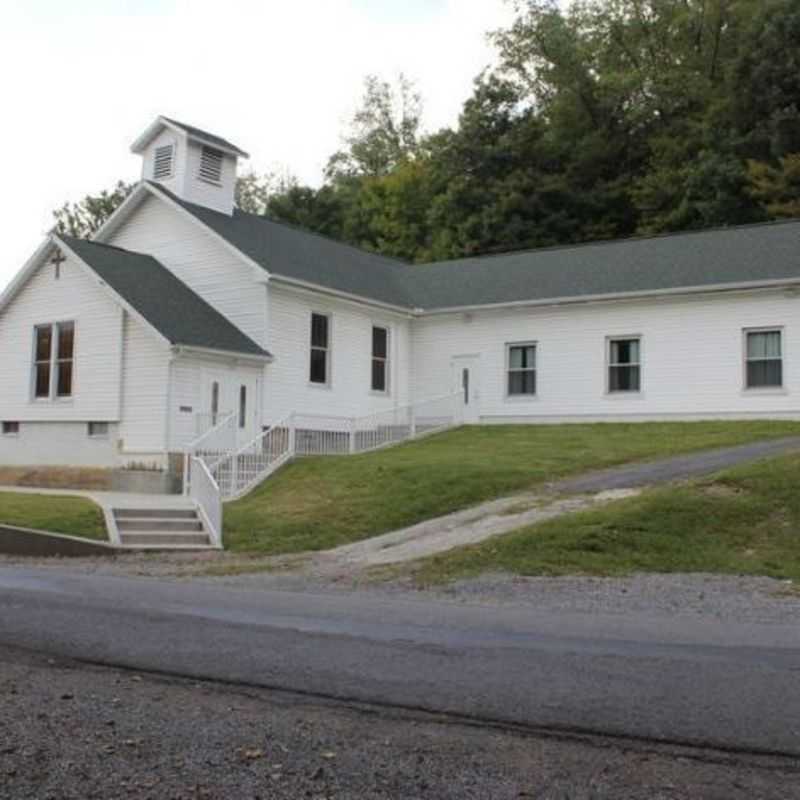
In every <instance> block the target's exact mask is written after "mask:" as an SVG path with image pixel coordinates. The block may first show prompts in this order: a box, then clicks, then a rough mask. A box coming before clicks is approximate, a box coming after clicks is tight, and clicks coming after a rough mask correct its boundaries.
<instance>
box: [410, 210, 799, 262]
mask: <svg viewBox="0 0 800 800" xmlns="http://www.w3.org/2000/svg"><path fill="white" fill-rule="evenodd" d="M792 224H794V225H796V224H800V218H791V219H774V220H766V221H765V222H748V223H745V224H744V225H715V226H714V227H712V228H697V229H694V230H686V231H665V232H662V233H650V234H642V235H638V236H627V237H618V238H615V239H594V240H592V241H589V242H574V243H572V244H555V245H547V246H546V247H525V248H522V249H520V250H504V251H503V252H502V253H479V254H478V255H474V256H459V257H458V258H448V259H443V260H442V261H425V262H423V263H421V264H416V263H409V264H408V266H410V267H436V266H439V265H442V264H458V263H459V262H462V261H478V260H488V259H491V258H504V257H507V256H515V255H528V254H531V253H552V252H557V251H565V250H580V249H583V248H589V247H604V246H608V245H619V244H628V243H632V242H649V241H653V240H655V239H677V238H678V237H681V236H697V235H700V234H704V233H722V232H732V231H741V230H749V229H751V228H768V227H771V226H779V225H792Z"/></svg>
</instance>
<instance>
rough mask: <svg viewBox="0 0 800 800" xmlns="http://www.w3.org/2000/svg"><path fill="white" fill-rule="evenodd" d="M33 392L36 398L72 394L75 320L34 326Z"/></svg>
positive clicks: (47, 398)
mask: <svg viewBox="0 0 800 800" xmlns="http://www.w3.org/2000/svg"><path fill="white" fill-rule="evenodd" d="M33 358H34V363H33V395H34V397H35V398H36V399H37V400H52V399H54V398H60V399H66V398H69V397H72V383H73V374H74V371H75V323H74V322H58V323H54V324H50V325H37V326H36V328H35V329H34V355H33Z"/></svg>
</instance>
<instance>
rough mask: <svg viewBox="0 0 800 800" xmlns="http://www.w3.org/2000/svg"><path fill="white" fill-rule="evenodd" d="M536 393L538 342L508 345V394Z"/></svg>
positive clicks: (523, 394) (512, 395)
mask: <svg viewBox="0 0 800 800" xmlns="http://www.w3.org/2000/svg"><path fill="white" fill-rule="evenodd" d="M534 394H536V344H534V343H532V342H531V343H525V344H510V345H508V395H509V397H519V396H525V395H534Z"/></svg>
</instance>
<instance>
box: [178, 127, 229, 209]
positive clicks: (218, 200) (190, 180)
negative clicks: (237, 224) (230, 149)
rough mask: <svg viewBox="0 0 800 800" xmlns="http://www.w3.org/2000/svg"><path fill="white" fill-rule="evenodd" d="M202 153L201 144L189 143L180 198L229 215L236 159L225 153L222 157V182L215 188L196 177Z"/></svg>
mask: <svg viewBox="0 0 800 800" xmlns="http://www.w3.org/2000/svg"><path fill="white" fill-rule="evenodd" d="M202 152H203V146H202V145H201V144H198V143H197V142H192V141H190V142H189V145H188V156H187V160H186V174H185V177H184V187H183V194H182V197H183V198H184V200H188V201H189V202H190V203H197V204H198V205H201V206H206V207H207V208H213V209H214V210H216V211H220V212H222V213H223V214H231V213H232V212H233V206H234V195H235V191H236V159H235V158H234V157H233V156H231V155H228V154H227V153H225V154H224V155H223V157H222V180H221V181H220V185H219V186H216V185H215V184H213V183H208V182H206V181H203V180H201V179H200V178H199V177H198V175H199V172H200V157H201V154H202Z"/></svg>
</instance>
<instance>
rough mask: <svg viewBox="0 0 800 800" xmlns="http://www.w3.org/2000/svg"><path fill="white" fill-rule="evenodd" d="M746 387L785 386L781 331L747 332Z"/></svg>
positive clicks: (773, 387)
mask: <svg viewBox="0 0 800 800" xmlns="http://www.w3.org/2000/svg"><path fill="white" fill-rule="evenodd" d="M745 333H746V342H747V343H746V352H745V362H746V365H747V366H746V386H747V388H748V389H766V388H772V389H775V388H781V387H782V386H783V346H782V343H781V331H780V330H769V331H746V332H745Z"/></svg>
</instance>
